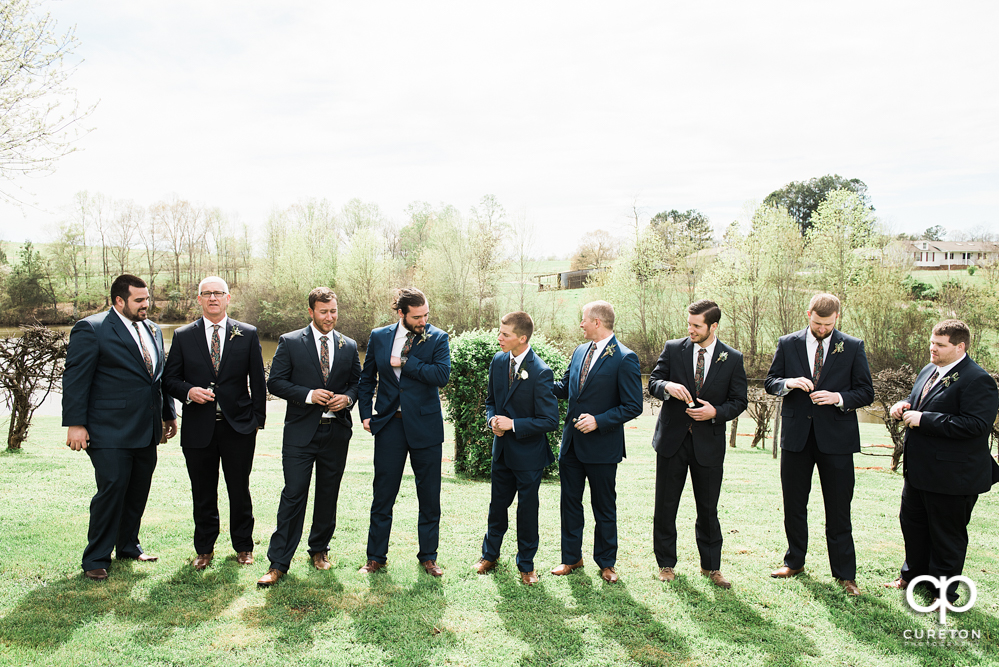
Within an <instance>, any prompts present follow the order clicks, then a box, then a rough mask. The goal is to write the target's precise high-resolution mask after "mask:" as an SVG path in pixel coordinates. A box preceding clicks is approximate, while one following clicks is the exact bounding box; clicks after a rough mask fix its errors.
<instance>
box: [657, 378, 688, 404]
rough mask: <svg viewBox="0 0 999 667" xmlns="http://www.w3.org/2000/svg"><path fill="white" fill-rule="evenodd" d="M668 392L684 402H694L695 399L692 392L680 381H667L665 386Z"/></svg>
mask: <svg viewBox="0 0 999 667" xmlns="http://www.w3.org/2000/svg"><path fill="white" fill-rule="evenodd" d="M664 389H665V390H666V393H668V394H669V395H670V396H672V397H673V398H675V399H677V400H680V401H683V402H684V403H693V402H694V399H693V398H691V396H690V392H689V391H687V388H686V387H684V386H683V385H682V384H680V383H679V382H667V383H666V386H665V387H664Z"/></svg>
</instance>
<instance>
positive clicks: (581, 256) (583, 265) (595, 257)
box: [570, 229, 621, 271]
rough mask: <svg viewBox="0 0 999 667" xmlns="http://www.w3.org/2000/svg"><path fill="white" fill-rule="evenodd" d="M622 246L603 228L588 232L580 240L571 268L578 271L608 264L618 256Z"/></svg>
mask: <svg viewBox="0 0 999 667" xmlns="http://www.w3.org/2000/svg"><path fill="white" fill-rule="evenodd" d="M620 247H621V242H620V241H619V240H618V239H616V238H614V237H613V236H611V235H610V233H609V232H607V231H604V230H603V229H598V230H596V231H592V232H587V233H586V234H583V236H582V237H581V238H580V240H579V247H577V248H576V253H575V254H574V255H573V256H572V261H571V263H570V268H571V269H572V270H573V271H578V270H580V269H595V268H597V267H599V266H606V265H607V263H608V262H611V261H613V260H614V259H615V258H616V257H617V254H618V251H619V249H620Z"/></svg>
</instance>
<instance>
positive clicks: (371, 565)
mask: <svg viewBox="0 0 999 667" xmlns="http://www.w3.org/2000/svg"><path fill="white" fill-rule="evenodd" d="M387 566H388V563H379V562H378V561H376V560H369V561H368V562H367V563H365V564H364V567H362V568H361V569H360V570H358V572H359V573H361V574H371V573H373V572H377V571H378V570H380V569H382V568H383V567H387Z"/></svg>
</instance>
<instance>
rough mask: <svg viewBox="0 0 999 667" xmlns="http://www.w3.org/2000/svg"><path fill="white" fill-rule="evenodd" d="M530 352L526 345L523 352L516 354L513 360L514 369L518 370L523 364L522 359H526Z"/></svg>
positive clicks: (529, 347)
mask: <svg viewBox="0 0 999 667" xmlns="http://www.w3.org/2000/svg"><path fill="white" fill-rule="evenodd" d="M530 351H531V346H530V345H528V346H527V347H526V348H525V349H524V351H523V352H521V353H520V354H518V355H517V356H516V357H514V358H513V360H514V362H515V364H516V368H520V365H521V364H522V363H524V357H526V356H527V353H528V352H530Z"/></svg>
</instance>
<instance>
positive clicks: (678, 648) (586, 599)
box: [568, 572, 690, 665]
mask: <svg viewBox="0 0 999 667" xmlns="http://www.w3.org/2000/svg"><path fill="white" fill-rule="evenodd" d="M568 579H569V588H570V590H571V591H572V596H573V597H574V598H575V599H576V605H577V611H578V613H579V614H586V615H589V617H590V618H591V619H593V620H594V621H595V622H596V623H597V625H598V626H599V628H600V632H601V633H603V635H604V636H605V637H607V638H608V639H610V640H612V641H615V642H617V643H618V644H620V645H621V646H623V647H624V649H625V651H627V653H628V657H629V658H630V659H631V660H633V661H635V662H636V663H638V664H640V665H673V664H676V663H677V662H679V661H682V660H686V659H687V658H689V657H690V647H689V646H688V643H687V640H686V638H685V637H683V635H681V634H680V633H678V632H676V631H674V630H671V629H670V628H667V627H666V626H665V625H663V624H662V623H660V622H659V621H657V620H655V618H653V616H652V612H651V611H650V610H649V609H648V607H646V606H644V605H642V604H639V603H638V602H635V600H634V598H632V597H631V594H630V593H629V592H628V587H627V585H626V584H625V582H624V581H618V582H617V583H616V584H604V583H603V580H601V579H599V578H598V579H596V580H594V579H591V578H590V577H589V576H587V575H585V574H583V573H581V572H576V573H574V574H573V575H571V576H570V577H569V578H568ZM594 581H596V584H594Z"/></svg>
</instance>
